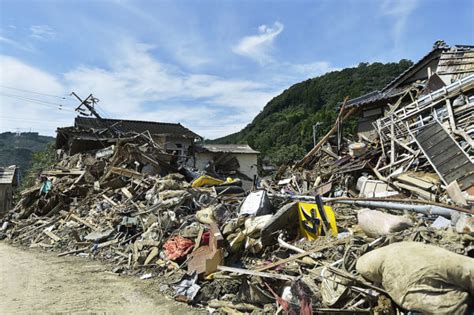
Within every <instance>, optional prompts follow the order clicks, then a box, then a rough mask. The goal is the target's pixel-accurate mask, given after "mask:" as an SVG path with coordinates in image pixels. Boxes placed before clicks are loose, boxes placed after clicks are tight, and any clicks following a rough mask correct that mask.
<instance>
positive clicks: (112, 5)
mask: <svg viewBox="0 0 474 315" xmlns="http://www.w3.org/2000/svg"><path fill="white" fill-rule="evenodd" d="M438 39H443V40H445V41H446V42H447V43H448V44H450V45H455V44H474V1H473V0H446V1H441V0H405V1H402V0H399V1H392V0H353V1H349V0H347V1H342V0H339V1H338V0H332V1H329V0H327V1H303V0H296V1H223V0H220V1H119V0H117V1H98V0H96V1H92V0H89V1H77V0H72V1H52V0H51V1H24V0H21V1H19V0H15V1H10V0H0V131H6V130H12V131H15V130H17V128H19V130H20V131H28V130H32V131H39V132H40V133H41V134H48V135H54V130H55V129H56V127H58V126H67V125H71V124H72V122H73V117H74V116H75V112H74V111H73V109H74V105H75V104H77V101H76V100H75V99H73V98H72V97H70V96H69V94H70V93H71V92H72V91H75V92H76V93H78V94H79V95H81V96H83V97H86V96H87V95H89V93H93V94H94V96H96V97H97V98H99V99H100V102H99V103H98V110H99V112H101V113H102V114H103V115H104V116H106V117H111V118H124V119H139V120H156V121H167V122H181V123H182V124H184V125H185V126H187V127H188V128H190V129H192V130H193V131H195V132H197V133H199V134H201V135H203V136H205V137H207V138H215V137H218V136H223V135H226V134H229V133H231V132H236V131H238V130H240V129H241V128H243V127H244V126H245V125H246V124H248V123H249V122H250V121H251V120H252V118H253V117H255V115H256V114H258V113H259V111H260V110H261V109H262V108H263V106H264V105H265V104H266V103H267V102H268V101H269V100H271V98H272V97H274V96H276V95H278V94H279V93H281V92H282V91H283V90H284V89H286V88H288V87H289V86H291V85H292V84H294V83H297V82H300V81H302V80H305V79H308V78H311V77H315V76H318V75H321V74H324V73H326V72H328V71H332V70H337V69H341V68H345V67H350V66H355V65H357V64H358V63H360V62H374V61H381V62H390V61H398V60H400V59H402V58H407V59H412V60H417V59H419V58H420V57H421V56H423V55H424V54H425V53H427V52H428V51H429V50H430V49H431V47H432V44H433V43H434V42H435V41H436V40H438ZM28 91H29V92H28ZM30 92H39V93H41V94H34V93H30ZM43 94H48V95H43ZM58 96H60V97H58ZM61 97H64V98H61ZM58 104H60V105H62V106H61V107H60V106H59V105H58ZM60 108H61V109H60Z"/></svg>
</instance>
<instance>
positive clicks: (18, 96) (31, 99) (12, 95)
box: [0, 92, 74, 106]
mask: <svg viewBox="0 0 474 315" xmlns="http://www.w3.org/2000/svg"><path fill="white" fill-rule="evenodd" d="M0 95H4V96H7V97H13V98H15V97H16V98H19V99H22V100H28V101H35V102H41V103H45V104H51V105H57V106H66V105H68V106H74V105H72V104H60V103H53V102H49V101H44V100H42V99H38V98H31V97H27V96H23V95H15V94H5V93H2V92H0Z"/></svg>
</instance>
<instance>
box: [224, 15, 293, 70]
mask: <svg viewBox="0 0 474 315" xmlns="http://www.w3.org/2000/svg"><path fill="white" fill-rule="evenodd" d="M283 29H284V25H283V24H282V23H280V22H278V21H276V22H275V23H274V24H273V26H267V25H260V26H259V27H258V34H257V35H251V36H245V37H244V38H242V39H241V40H240V41H239V43H238V44H237V45H235V46H234V47H233V48H232V50H233V52H235V53H236V54H239V55H242V56H246V57H249V58H251V59H253V60H255V61H257V62H258V63H260V64H267V63H269V62H271V61H273V58H272V56H271V54H270V53H271V50H272V48H273V42H274V40H275V38H276V37H277V36H278V35H279V34H280V33H281V32H282V31H283Z"/></svg>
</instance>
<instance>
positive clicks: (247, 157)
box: [194, 144, 260, 189]
mask: <svg viewBox="0 0 474 315" xmlns="http://www.w3.org/2000/svg"><path fill="white" fill-rule="evenodd" d="M259 154H260V152H258V151H255V150H254V149H252V148H251V147H250V146H248V145H246V144H208V145H202V146H197V147H196V148H195V153H194V157H195V167H196V168H198V169H202V170H203V169H206V168H208V165H209V164H212V166H211V165H209V166H211V167H213V169H214V171H215V172H216V173H217V174H223V175H228V176H233V177H238V178H240V179H241V180H242V183H243V185H244V188H247V189H248V188H251V187H252V183H253V180H254V177H255V176H257V158H258V155H259Z"/></svg>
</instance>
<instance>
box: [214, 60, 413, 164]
mask: <svg viewBox="0 0 474 315" xmlns="http://www.w3.org/2000/svg"><path fill="white" fill-rule="evenodd" d="M411 65H412V62H411V61H409V60H405V59H403V60H400V62H398V63H387V64H383V63H372V64H368V63H361V64H359V65H358V66H357V67H354V68H346V69H344V70H341V71H334V72H330V73H327V74H324V75H322V76H320V77H316V78H313V79H308V80H306V81H303V82H300V83H297V84H295V85H293V86H291V87H290V88H288V89H287V90H285V91H284V92H283V93H282V94H280V95H278V96H276V97H275V98H273V99H272V100H271V101H270V102H268V104H267V105H265V107H264V108H263V110H262V111H261V112H260V113H259V114H258V115H257V116H256V117H255V118H254V120H253V121H252V122H251V123H250V124H248V125H247V126H246V127H245V128H244V129H242V130H241V131H239V132H237V133H234V134H231V135H228V136H226V137H223V138H219V139H215V140H212V141H210V142H212V143H248V144H249V145H250V146H251V147H253V148H255V149H257V150H259V151H261V152H262V155H263V156H267V157H269V158H270V160H271V161H272V162H274V163H276V164H281V163H286V162H288V161H289V160H296V159H299V158H301V157H302V156H304V154H305V153H306V152H307V151H308V150H309V149H311V147H312V145H313V131H312V128H313V127H312V126H313V125H314V124H315V123H317V122H320V123H321V125H320V126H319V128H318V132H317V137H321V136H322V135H323V134H325V133H326V132H327V130H329V128H331V126H332V125H333V122H334V120H335V117H336V115H337V112H336V107H337V105H338V104H339V103H340V102H341V101H342V100H343V99H344V97H345V96H349V97H350V98H354V97H358V96H360V95H363V94H365V93H368V92H371V91H373V90H376V89H380V88H382V87H383V86H384V85H386V84H387V83H388V82H389V81H391V80H392V79H393V78H394V77H396V76H397V75H399V74H400V73H401V72H403V71H404V70H405V69H407V68H408V67H409V66H411ZM353 125H354V124H353V123H352V126H351V124H349V126H348V128H347V129H348V130H350V129H351V128H353Z"/></svg>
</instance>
